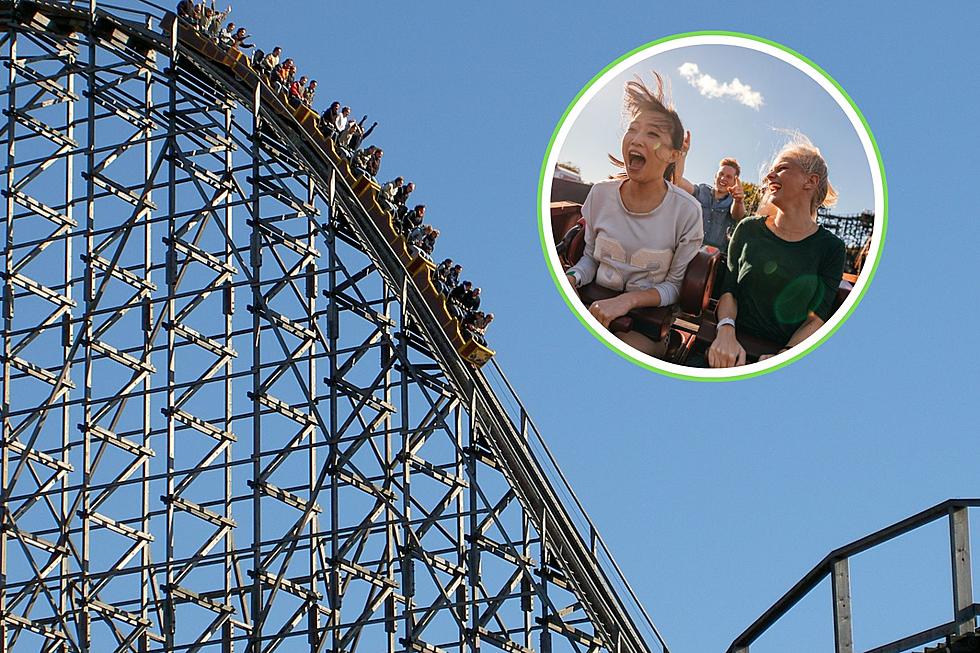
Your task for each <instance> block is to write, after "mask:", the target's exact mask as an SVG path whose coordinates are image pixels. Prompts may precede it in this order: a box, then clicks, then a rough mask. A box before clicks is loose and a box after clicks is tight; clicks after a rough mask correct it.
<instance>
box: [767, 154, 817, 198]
mask: <svg viewBox="0 0 980 653" xmlns="http://www.w3.org/2000/svg"><path fill="white" fill-rule="evenodd" d="M814 176H815V175H807V174H806V172H804V170H803V168H802V167H801V166H800V164H799V163H797V162H796V161H794V160H793V159H791V158H789V157H786V156H781V157H779V158H778V159H776V162H775V163H773V165H772V168H770V169H769V173H768V174H767V175H766V177H765V182H766V190H767V191H768V195H769V201H770V202H771V203H772V204H774V205H775V206H778V207H779V208H781V209H785V208H787V207H789V206H791V205H793V204H796V203H799V202H800V201H804V200H805V201H806V202H808V203H809V201H810V198H811V197H812V196H813V189H814V186H815V184H814V182H813V179H812V177H814Z"/></svg>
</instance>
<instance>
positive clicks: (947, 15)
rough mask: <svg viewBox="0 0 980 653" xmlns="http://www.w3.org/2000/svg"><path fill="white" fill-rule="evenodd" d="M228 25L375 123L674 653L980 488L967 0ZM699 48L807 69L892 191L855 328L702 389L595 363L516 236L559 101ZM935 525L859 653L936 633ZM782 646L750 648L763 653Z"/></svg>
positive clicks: (869, 599) (873, 585)
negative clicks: (859, 134)
mask: <svg viewBox="0 0 980 653" xmlns="http://www.w3.org/2000/svg"><path fill="white" fill-rule="evenodd" d="M234 4H235V12H234V13H235V17H234V20H235V21H236V22H237V23H239V24H244V25H246V26H248V27H249V28H250V30H251V31H252V32H253V33H254V34H255V38H256V41H257V42H259V43H260V44H262V45H263V46H267V49H268V46H271V45H274V44H276V43H280V44H282V45H283V46H284V47H285V49H286V54H287V55H288V56H291V57H294V58H295V59H296V60H297V61H298V62H299V64H300V72H301V73H302V74H309V75H312V76H315V77H317V78H318V79H319V80H320V91H319V101H320V103H321V105H323V104H325V103H327V102H329V101H330V100H332V99H334V98H338V99H341V100H342V101H344V102H345V103H349V104H350V105H351V106H352V107H353V109H354V112H355V114H357V116H358V117H359V116H360V115H361V114H362V113H365V112H366V113H369V114H370V119H371V120H379V121H380V123H381V124H380V126H379V128H378V130H377V131H376V132H375V136H374V138H375V141H376V142H377V143H379V144H381V145H382V146H383V147H384V149H385V161H384V165H383V166H382V173H381V177H382V178H385V179H387V178H390V177H394V176H395V175H397V174H405V175H408V176H409V177H411V178H412V179H413V180H414V181H415V182H416V183H417V184H418V190H417V191H416V196H417V197H418V198H419V200H420V201H424V202H425V203H426V204H428V206H429V214H428V216H427V217H431V219H432V221H433V222H434V223H435V224H437V225H438V226H439V227H441V228H442V229H443V235H442V237H441V238H440V241H439V249H438V251H437V254H438V255H439V256H442V255H448V256H452V257H453V258H455V259H457V260H461V261H463V262H465V264H466V267H467V273H468V276H470V277H471V278H472V279H474V280H476V281H477V283H478V284H479V285H482V286H483V288H484V293H485V300H484V301H485V305H486V306H487V307H488V308H489V310H492V311H494V312H495V313H496V314H497V316H498V319H497V321H496V322H495V323H494V325H493V327H492V329H491V340H492V344H493V345H494V346H495V347H496V349H497V350H498V352H499V353H498V359H499V361H500V363H501V365H502V366H503V367H504V368H505V370H506V371H507V373H508V375H509V376H510V378H511V380H512V382H513V383H514V384H515V385H516V387H517V388H518V390H519V392H520V393H521V396H522V398H523V399H524V401H525V403H526V404H527V406H528V408H529V410H530V412H531V413H532V414H533V416H534V418H535V419H536V421H537V422H538V424H539V425H540V426H541V427H542V430H543V431H544V433H545V435H546V437H547V438H548V441H549V443H550V445H551V447H552V448H553V449H554V451H555V452H556V455H557V457H558V458H559V460H560V461H561V463H562V465H563V468H564V470H565V472H566V473H567V474H568V476H569V477H570V479H571V481H572V483H573V486H574V487H575V489H576V491H577V492H578V493H579V495H580V496H581V497H582V499H583V501H584V503H585V504H586V506H587V507H588V509H589V510H590V512H591V514H592V516H593V518H594V519H595V521H596V522H597V523H598V525H599V527H600V529H601V531H602V533H603V535H604V537H605V538H606V540H607V541H608V542H609V544H610V546H611V547H612V549H613V551H614V553H615V555H616V557H617V559H618V560H619V562H620V564H621V565H622V566H623V567H624V569H625V570H626V572H627V574H628V576H629V578H630V580H631V581H632V583H633V584H634V586H635V587H636V588H637V590H638V592H639V594H640V597H641V599H642V600H643V602H644V603H645V605H646V606H647V607H648V609H649V610H650V611H651V613H652V614H653V616H654V619H655V620H656V622H657V624H658V625H659V626H660V627H661V629H662V630H663V632H664V634H665V636H666V637H667V639H668V642H669V643H670V645H671V648H672V649H673V650H674V651H675V653H702V652H710V651H723V650H724V649H725V647H726V646H727V645H728V643H729V642H730V641H731V640H732V638H733V637H734V636H735V635H737V634H738V633H739V632H741V630H742V629H743V628H745V627H746V626H747V625H748V624H749V623H750V622H751V621H752V620H754V619H755V618H756V617H757V616H758V615H759V614H761V612H762V611H763V610H764V609H765V608H766V607H768V606H769V604H770V603H771V602H772V601H773V600H775V599H776V598H777V597H778V596H779V595H781V594H782V592H783V591H785V590H786V589H787V588H788V587H789V586H791V585H792V584H793V583H794V582H795V581H796V580H798V579H799V578H800V576H801V575H802V574H803V573H805V572H806V571H807V570H808V569H809V568H810V567H811V566H812V565H813V564H815V563H816V562H817V561H818V560H819V559H820V558H822V557H823V556H824V555H825V554H826V553H827V552H828V551H829V550H830V549H832V548H834V547H836V546H838V545H841V544H843V543H845V542H847V541H850V540H852V539H855V538H857V537H859V536H861V535H864V534H866V533H868V532H870V531H872V530H874V529H877V528H879V527H881V526H884V525H886V524H889V523H891V522H893V521H895V520H898V519H900V518H902V517H905V516H907V515H909V514H911V513H913V512H915V511H918V510H920V509H922V508H925V507H927V506H929V505H932V504H933V503H936V502H938V501H940V500H942V499H945V498H947V497H951V496H969V495H977V494H980V487H978V486H980V482H978V481H980V479H978V476H980V475H978V474H977V471H976V470H977V465H976V458H975V456H976V453H975V451H976V443H977V435H978V429H977V426H976V401H977V394H978V393H977V368H978V363H980V357H978V354H977V349H976V347H974V346H973V338H972V337H971V335H970V334H973V333H974V332H975V331H976V324H977V320H978V319H980V310H978V308H977V302H976V299H975V292H974V289H975V287H976V278H977V274H976V263H975V261H976V255H975V254H974V253H973V252H972V249H973V247H972V246H971V245H969V243H970V242H971V240H970V237H967V235H966V232H965V231H963V229H965V227H966V226H968V223H969V226H971V227H972V226H973V222H974V220H975V214H976V209H975V206H974V202H972V201H970V200H967V203H966V205H965V206H964V205H963V200H964V197H965V196H964V195H963V190H960V189H961V188H963V189H968V188H969V187H970V186H966V187H962V183H964V182H966V181H967V179H966V177H967V175H970V176H973V175H974V172H975V170H976V156H975V155H974V153H973V151H971V150H972V149H973V148H975V147H976V143H977V138H976V127H975V123H976V112H977V106H978V104H980V94H978V92H977V90H976V86H975V84H973V83H971V82H970V80H975V79H976V67H975V63H974V61H975V53H974V52H973V48H972V43H973V42H974V40H975V26H976V24H977V22H978V18H980V16H978V10H977V6H976V4H975V3H972V2H949V3H943V4H942V5H941V7H942V8H943V9H942V11H940V10H938V9H931V8H926V7H925V6H924V5H922V4H921V3H915V4H913V3H904V2H900V3H896V4H893V5H890V6H889V7H887V8H882V7H881V6H879V5H874V4H871V3H859V2H853V1H847V2H836V1H831V2H826V3H820V4H810V5H797V4H792V3H786V2H768V1H765V0H759V1H757V2H752V3H733V2H704V1H698V0H695V1H692V2H688V3H683V4H682V3H674V4H665V3H652V2H649V1H640V2H629V1H624V2H620V3H616V4H615V5H614V8H608V7H607V6H605V5H602V4H599V3H574V2H572V3H570V2H567V1H566V2H534V3H530V2H494V3H439V4H438V5H436V4H434V3H433V4H428V3H404V2H403V3H397V4H385V5H378V6H372V7H371V8H368V7H367V6H366V5H362V4H358V3H325V2H310V1H308V0H304V1H302V2H301V1H299V0H278V1H277V2H258V1H256V0H249V2H244V1H242V0H237V1H236V2H235V3H234ZM699 29H725V30H735V31H743V32H751V33H754V34H757V35H759V36H763V37H766V38H769V39H773V40H776V41H779V42H781V43H783V44H785V45H787V46H788V47H790V48H793V49H795V50H797V51H799V52H801V53H803V54H804V55H806V56H807V57H809V58H811V59H813V60H814V61H816V62H817V63H818V64H819V65H821V66H822V67H823V68H824V69H825V70H826V71H827V72H828V73H830V74H831V75H832V76H833V77H834V78H836V79H837V80H838V81H839V82H840V84H841V85H842V86H843V87H844V88H845V89H846V90H847V91H848V92H849V94H850V95H851V97H852V98H853V99H854V100H855V102H856V103H857V104H858V106H859V107H860V108H861V110H862V111H863V113H864V115H865V117H866V118H867V120H868V122H869V123H870V125H871V127H872V129H873V131H874V133H875V136H876V137H877V141H878V144H879V146H880V148H881V151H882V155H883V158H884V161H885V168H886V172H887V176H888V185H889V189H890V207H891V212H890V229H889V233H888V238H887V242H886V244H885V250H884V253H883V257H882V259H881V263H880V266H879V269H878V272H877V277H876V279H875V281H874V283H873V284H872V285H871V287H870V289H869V291H868V294H867V295H866V297H865V298H864V300H863V302H862V303H861V305H860V306H859V307H858V309H857V311H856V312H855V313H854V314H853V316H852V317H851V318H850V320H849V321H848V322H847V323H846V324H844V326H843V327H842V328H841V329H840V330H839V331H838V332H837V334H836V335H835V336H834V337H833V338H832V339H831V340H830V341H828V342H827V343H826V344H824V345H823V346H822V347H820V348H819V349H818V350H817V351H816V352H814V353H813V354H811V355H810V356H808V357H807V358H805V359H803V360H801V361H798V362H796V363H795V364H793V365H792V366H790V367H788V368H785V369H782V370H779V371H777V372H775V373H772V374H769V375H766V376H764V377H761V378H755V379H750V380H745V381H738V382H734V383H723V384H706V383H695V382H688V381H679V380H674V379H669V378H666V377H662V376H659V375H656V374H654V373H651V372H647V371H644V370H642V369H640V368H638V367H635V366H633V365H632V364H630V363H628V362H626V361H625V360H623V359H621V358H620V357H619V356H617V355H615V354H614V353H612V352H611V351H610V350H608V349H607V348H605V347H604V346H602V345H601V344H599V343H598V342H597V341H596V340H595V339H594V338H593V337H592V336H591V335H589V334H588V333H587V332H586V331H585V330H584V329H583V328H582V327H581V325H580V324H579V323H578V321H577V320H576V319H575V317H574V316H573V315H572V314H571V312H570V311H569V310H568V309H567V307H566V306H565V304H564V302H563V301H562V299H561V298H560V296H559V294H558V291H557V290H556V288H555V287H554V285H553V283H552V280H551V278H550V276H549V274H548V271H547V268H546V265H545V262H544V260H543V257H542V254H541V251H540V247H539V244H538V233H537V226H536V208H535V205H536V188H537V183H538V172H539V168H540V165H541V161H542V157H543V155H544V151H545V148H546V146H547V144H548V141H549V138H550V135H551V133H552V130H553V128H554V126H555V124H556V122H557V121H558V119H559V117H560V116H561V115H562V112H563V111H564V110H565V107H566V105H567V104H568V102H569V101H570V100H571V98H573V97H574V96H575V94H576V93H577V92H578V91H579V89H581V88H582V86H583V85H584V84H585V83H586V82H588V80H589V79H591V77H592V76H593V75H594V74H595V73H596V72H598V71H599V70H601V69H602V68H603V67H604V66H605V65H607V64H608V63H609V62H611V61H613V60H614V59H616V58H617V57H619V56H620V55H622V54H623V53H625V52H627V51H629V50H631V49H633V48H635V47H637V46H639V45H641V44H643V43H646V42H648V41H650V40H653V39H656V38H659V37H662V36H665V35H668V34H672V33H678V32H685V31H692V30H699ZM704 68H705V71H706V72H711V71H712V70H713V68H709V67H708V65H707V60H706V61H705V64H704ZM716 76H717V77H718V78H719V79H722V78H726V79H727V77H728V76H729V73H726V72H724V71H722V72H719V73H718V74H717V75H716ZM759 85H760V87H762V86H763V82H762V81H760V82H759ZM676 86H677V87H678V90H680V88H679V87H680V86H681V85H680V84H677V85H676ZM765 92H766V93H768V94H769V95H768V96H769V97H776V96H775V95H773V93H776V91H775V90H769V88H768V87H766V91H765ZM709 128H710V127H709V126H699V129H700V130H701V131H706V130H708V129H709ZM696 145H697V146H698V147H702V146H703V145H704V143H703V142H702V141H698V142H697V144H696ZM704 154H705V156H706V157H708V158H710V159H714V158H716V157H717V156H718V154H719V153H713V152H710V151H707V152H705V153H704ZM739 154H740V153H739ZM699 156H700V154H699ZM937 182H939V183H937ZM951 191H952V192H951ZM860 208H864V206H863V204H861V205H860ZM969 232H970V233H974V232H975V229H973V228H971V229H970V230H969ZM949 236H952V238H950V237H949ZM963 241H965V242H963ZM951 251H952V252H953V253H952V254H951ZM974 522H975V525H974V538H973V541H974V545H975V547H980V534H978V532H977V527H976V522H980V519H977V516H976V515H974ZM942 529H943V526H942V525H940V526H939V527H938V530H936V529H933V530H931V531H929V532H928V533H927V534H926V536H924V537H923V538H921V539H922V540H923V541H924V543H925V544H928V545H929V546H930V547H931V548H929V549H928V550H924V551H925V552H926V553H925V555H921V556H920V555H919V549H918V548H917V547H916V546H908V547H905V546H901V545H900V546H896V547H892V548H890V549H889V550H887V551H884V552H882V553H881V554H876V555H873V556H864V557H862V558H860V559H859V560H858V561H855V563H854V569H853V571H852V574H853V577H852V584H853V586H854V588H855V598H854V617H855V637H856V645H857V647H859V649H860V650H864V649H866V648H869V647H871V646H873V645H875V644H877V643H880V642H883V641H886V640H890V639H891V638H894V637H897V636H899V635H905V634H909V633H910V632H914V631H916V630H918V629H920V628H925V627H928V626H932V625H935V624H938V623H940V622H944V621H947V620H948V619H949V618H950V605H949V597H948V594H944V593H943V588H944V587H945V586H946V585H948V582H949V581H948V575H949V574H948V568H947V566H946V562H945V558H944V556H945V555H946V549H945V546H946V545H945V544H944V542H943V541H942V535H943V533H942ZM917 543H918V542H914V543H913V544H917ZM977 567H980V565H976V564H975V565H974V568H975V569H976V568H977ZM930 574H933V575H930ZM920 579H930V580H928V581H927V580H921V581H920ZM936 579H938V580H936ZM933 581H934V582H933ZM975 584H977V585H978V586H980V583H977V582H976V581H975ZM820 598H822V599H823V598H827V595H826V594H822V595H820ZM800 609H801V610H803V612H801V614H800V618H799V621H798V622H796V623H797V625H799V627H800V628H802V629H803V632H804V633H805V634H806V637H805V638H804V639H803V640H802V641H804V642H806V641H810V642H812V644H813V648H812V649H810V650H813V651H816V650H828V646H827V643H828V642H831V641H832V629H831V623H830V616H829V615H830V606H829V599H827V600H826V601H820V602H818V603H808V604H806V605H803V606H800ZM778 635H779V634H778V633H777V634H776V635H775V636H774V639H772V640H771V641H772V642H773V644H771V645H770V646H769V647H764V646H759V647H758V648H754V649H753V651H754V652H755V651H767V650H779V647H778V644H779V643H780V642H781V641H785V640H780V639H779V637H778ZM795 650H797V651H804V650H805V649H804V648H796V649H795Z"/></svg>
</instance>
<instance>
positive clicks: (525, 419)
mask: <svg viewBox="0 0 980 653" xmlns="http://www.w3.org/2000/svg"><path fill="white" fill-rule="evenodd" d="M490 362H491V363H492V364H493V369H494V371H495V372H496V373H497V376H498V377H499V378H500V380H501V381H502V382H503V384H504V387H505V388H506V390H507V393H508V394H509V395H510V398H511V399H513V400H514V401H516V402H517V405H518V407H519V408H520V417H519V420H518V421H517V422H514V420H513V417H511V422H512V423H514V425H515V427H516V428H517V429H518V432H520V433H524V432H525V431H524V427H525V426H529V427H530V430H531V432H532V433H533V434H534V436H535V440H536V441H537V444H538V445H539V446H540V448H541V450H542V451H543V452H544V454H545V457H546V458H547V460H548V462H550V463H551V465H550V468H551V471H552V473H553V475H554V476H555V477H557V480H558V481H560V482H561V485H562V487H563V489H564V490H565V491H566V492H568V494H569V496H570V497H571V499H572V502H573V503H574V505H575V507H576V508H577V509H578V513H579V514H578V516H579V517H580V518H581V519H584V520H585V523H586V525H587V526H588V534H587V538H588V540H589V542H590V543H591V545H592V550H593V554H595V553H596V551H595V549H596V546H597V545H598V547H599V548H601V550H602V552H603V554H605V556H606V557H607V558H608V560H609V564H611V565H612V570H611V571H612V572H613V574H614V576H615V578H616V579H617V580H618V581H619V582H620V583H622V585H623V588H624V589H625V590H626V592H627V593H628V594H629V596H630V598H632V599H633V607H634V609H635V610H636V612H637V614H636V615H635V616H640V617H642V619H643V621H644V622H646V624H647V625H648V626H649V627H650V630H651V631H652V633H653V635H654V636H655V637H656V639H657V641H658V642H660V645H661V646H662V647H663V649H664V652H665V653H669V650H670V649H669V648H668V646H667V642H666V641H665V640H664V638H663V635H662V634H661V633H660V630H659V629H658V628H657V626H656V624H654V623H653V619H652V618H651V617H650V614H649V613H648V612H647V610H646V608H644V607H643V604H642V603H641V602H640V599H639V597H638V596H637V594H636V592H635V591H634V590H633V587H632V585H630V583H629V581H628V580H627V579H626V575H625V574H624V573H623V570H622V568H621V567H620V566H619V564H618V563H617V562H616V559H615V558H614V557H613V555H612V552H611V551H610V549H609V546H608V545H607V544H606V542H605V540H604V539H603V538H602V536H601V535H600V534H599V529H598V528H596V525H595V522H593V521H592V519H591V518H590V517H589V515H588V513H587V512H586V510H585V506H583V505H582V502H581V500H579V498H578V495H577V494H576V493H575V490H574V489H572V485H571V483H569V481H568V477H566V476H565V473H564V472H563V471H562V470H561V467H560V466H559V465H558V461H557V459H556V458H555V456H554V453H552V451H551V448H550V447H549V446H548V443H547V442H546V441H545V439H544V437H543V436H542V435H541V432H540V431H539V430H538V427H537V425H536V424H535V423H534V420H532V419H531V416H530V415H529V414H528V412H527V409H526V408H525V406H524V402H522V401H521V398H520V397H519V396H518V394H517V391H516V390H515V389H514V387H513V386H512V385H511V383H510V380H509V379H508V378H507V376H506V375H505V374H504V371H503V370H502V369H501V368H500V365H499V364H498V363H497V360H496V358H493V359H491V360H490ZM485 369H486V368H484V370H485ZM481 372H483V371H482V370H481ZM483 374H484V375H486V372H483ZM532 455H533V452H532ZM583 536H586V535H585V534H583ZM596 564H597V565H599V567H600V568H601V567H602V566H603V565H602V561H601V560H600V559H599V557H598V555H596Z"/></svg>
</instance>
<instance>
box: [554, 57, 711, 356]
mask: <svg viewBox="0 0 980 653" xmlns="http://www.w3.org/2000/svg"><path fill="white" fill-rule="evenodd" d="M654 77H655V80H656V89H655V90H652V89H650V88H648V87H647V86H646V85H645V84H644V83H643V82H642V81H641V80H640V79H636V80H632V81H629V82H627V83H626V87H625V92H624V98H623V104H624V110H625V113H626V116H627V118H628V120H629V126H628V128H627V130H626V133H625V134H624V135H623V142H622V150H621V151H622V159H619V158H618V157H614V156H612V155H610V157H609V158H610V160H611V161H612V162H613V163H614V164H615V165H617V166H619V167H621V168H623V169H624V173H623V174H620V175H619V176H617V177H616V178H613V179H610V180H607V181H602V182H599V183H597V184H595V185H594V186H593V187H592V189H591V190H590V191H589V195H588V197H587V198H586V200H585V203H584V204H583V205H582V216H583V217H584V218H585V252H584V254H583V255H582V257H581V259H579V261H578V262H577V263H576V264H575V265H573V266H572V267H571V268H569V269H568V271H567V272H566V274H567V275H568V281H569V283H571V284H572V286H573V287H574V288H580V287H582V286H584V285H586V284H588V283H592V282H595V283H596V284H598V285H600V286H602V287H604V288H607V289H609V290H613V291H616V292H619V293H621V294H619V295H617V296H615V297H612V298H611V299H603V300H600V301H596V302H593V303H592V304H591V305H590V306H589V312H590V313H591V314H592V315H593V316H594V317H595V318H596V320H598V321H599V322H600V323H601V324H602V325H603V326H604V327H606V328H608V327H609V324H610V322H612V321H613V320H615V319H616V318H618V317H620V316H623V315H626V314H627V313H628V312H629V311H631V310H633V309H636V308H643V307H650V306H667V305H670V304H673V303H675V302H676V301H677V299H678V297H679V295H680V287H681V281H682V280H683V279H684V273H685V271H686V270H687V265H688V263H690V261H691V259H692V258H694V255H695V254H696V253H697V251H698V249H699V248H700V247H701V241H702V237H703V227H702V224H701V207H700V205H699V204H698V202H697V200H695V199H694V198H693V197H692V196H691V195H690V194H689V193H687V192H685V191H683V190H681V189H680V188H678V187H677V186H675V185H674V184H672V183H671V182H669V181H668V179H670V178H671V176H672V174H673V169H674V165H675V164H676V162H677V160H678V159H679V158H680V156H681V148H682V147H683V145H684V127H683V125H682V124H681V119H680V117H679V116H678V115H677V112H676V111H675V110H674V109H673V108H672V107H670V106H669V103H668V102H667V101H666V100H665V98H664V85H663V80H662V78H661V77H660V75H659V74H657V73H654ZM616 336H617V337H619V338H620V339H621V340H623V341H624V342H626V343H627V344H629V345H630V346H632V347H633V348H635V349H638V350H639V351H642V352H644V353H646V354H650V355H657V354H658V353H659V351H658V350H659V346H658V344H657V343H655V342H654V339H653V338H651V337H648V336H646V335H644V334H643V333H639V332H637V331H626V332H618V333H616Z"/></svg>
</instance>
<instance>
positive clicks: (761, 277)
mask: <svg viewBox="0 0 980 653" xmlns="http://www.w3.org/2000/svg"><path fill="white" fill-rule="evenodd" d="M843 273H844V242H843V241H842V240H841V239H840V238H838V237H837V236H835V235H834V234H832V233H830V232H829V231H827V229H825V228H823V227H818V228H817V231H816V233H814V234H812V235H811V236H807V237H806V238H804V239H803V240H801V241H798V242H789V241H786V240H783V239H782V238H779V237H778V236H776V234H774V233H772V232H771V231H770V230H769V227H767V226H766V219H765V218H762V217H754V218H745V219H744V220H742V221H741V222H739V223H738V226H737V227H736V228H735V233H733V234H732V239H731V242H730V243H729V245H728V274H726V275H725V281H724V287H723V292H730V293H732V294H733V295H734V296H735V300H736V301H737V302H738V328H739V330H742V329H744V330H745V331H747V332H748V333H751V334H752V335H755V336H758V337H760V338H765V339H767V340H772V341H775V342H777V343H779V344H781V345H785V344H786V343H787V341H789V339H790V337H792V335H793V333H795V332H796V330H797V329H798V328H799V327H800V325H801V324H803V322H805V321H806V319H807V317H808V316H809V314H810V312H813V313H815V314H816V315H817V316H818V317H820V319H822V320H824V321H825V322H826V321H827V320H828V319H829V318H830V316H831V314H833V312H834V299H835V297H836V296H837V288H838V286H839V285H840V280H841V276H842V275H843Z"/></svg>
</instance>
